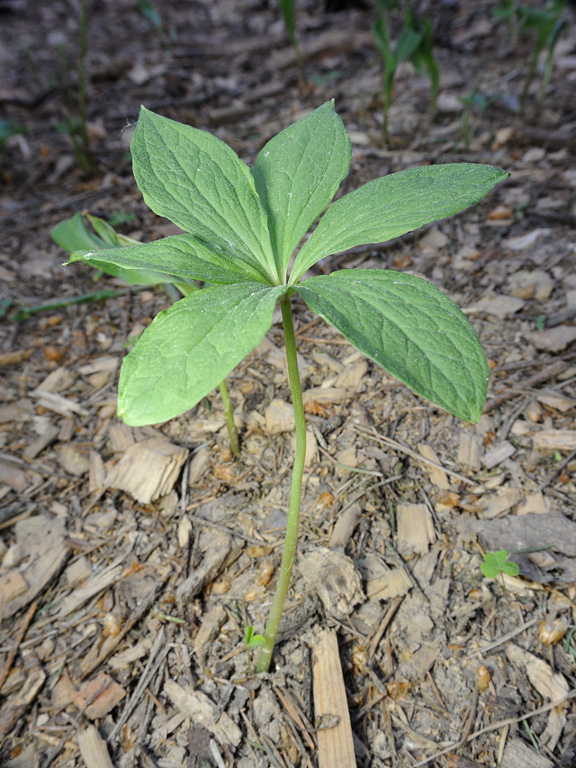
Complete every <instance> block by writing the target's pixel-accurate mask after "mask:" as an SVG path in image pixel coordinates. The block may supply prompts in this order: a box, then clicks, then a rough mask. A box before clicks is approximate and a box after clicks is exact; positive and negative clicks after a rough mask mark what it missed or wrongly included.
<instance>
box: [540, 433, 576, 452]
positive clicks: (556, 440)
mask: <svg viewBox="0 0 576 768" xmlns="http://www.w3.org/2000/svg"><path fill="white" fill-rule="evenodd" d="M533 446H534V449H535V450H536V451H543V452H550V453H553V452H554V451H574V450H576V429H543V430H542V431H541V432H536V434H535V435H534V437H533Z"/></svg>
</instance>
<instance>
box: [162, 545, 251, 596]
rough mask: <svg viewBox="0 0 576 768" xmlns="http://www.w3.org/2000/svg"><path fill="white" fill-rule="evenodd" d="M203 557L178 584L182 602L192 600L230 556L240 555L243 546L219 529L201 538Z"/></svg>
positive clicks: (178, 592)
mask: <svg viewBox="0 0 576 768" xmlns="http://www.w3.org/2000/svg"><path fill="white" fill-rule="evenodd" d="M200 547H201V549H202V558H201V560H200V563H199V565H198V567H197V568H195V569H194V570H193V571H192V573H191V574H190V575H189V576H188V577H187V578H186V579H185V580H184V581H183V582H182V583H181V584H179V586H178V589H177V592H176V595H177V597H178V600H179V601H180V602H185V601H186V600H191V599H192V598H193V597H195V596H196V595H197V594H198V593H199V592H200V591H201V590H202V589H203V588H204V587H205V586H206V584H208V583H209V582H210V581H213V580H214V579H215V578H216V576H217V575H218V574H219V573H220V571H221V570H222V568H223V567H224V566H225V564H226V563H227V562H228V561H229V558H230V557H234V556H236V557H238V556H239V555H240V552H241V551H242V546H241V545H238V544H235V543H233V539H232V537H231V536H229V535H228V534H227V533H223V532H220V531H218V532H217V533H210V535H209V536H202V537H201V539H200Z"/></svg>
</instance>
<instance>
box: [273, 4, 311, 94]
mask: <svg viewBox="0 0 576 768" xmlns="http://www.w3.org/2000/svg"><path fill="white" fill-rule="evenodd" d="M278 6H279V8H280V11H281V13H282V16H283V17H284V23H285V24H286V29H287V30H288V36H289V37H290V42H291V43H292V48H293V49H294V54H295V56H296V63H297V64H298V69H299V71H300V79H301V80H302V82H303V83H305V82H306V75H305V73H304V59H303V58H302V53H301V52H300V46H299V45H298V37H297V35H296V13H295V8H294V0H278Z"/></svg>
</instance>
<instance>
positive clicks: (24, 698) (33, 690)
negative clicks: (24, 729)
mask: <svg viewBox="0 0 576 768" xmlns="http://www.w3.org/2000/svg"><path fill="white" fill-rule="evenodd" d="M45 680H46V672H44V670H43V669H42V667H40V665H37V666H35V667H34V668H33V669H31V670H30V672H29V674H28V676H27V677H26V681H25V682H24V685H23V686H22V690H21V691H20V692H19V693H18V694H17V695H16V696H15V697H14V698H13V699H12V701H11V702H10V704H9V705H8V707H7V708H6V709H5V710H4V711H3V712H2V714H1V715H0V743H1V740H2V739H3V738H4V736H7V735H8V734H9V733H10V731H11V730H12V729H13V728H14V726H15V725H16V723H17V722H18V720H20V718H21V717H22V716H23V714H24V712H26V710H27V709H28V707H29V706H30V705H31V704H32V702H33V701H34V700H35V699H36V696H37V695H38V694H39V693H40V689H41V688H42V686H43V685H44V681H45Z"/></svg>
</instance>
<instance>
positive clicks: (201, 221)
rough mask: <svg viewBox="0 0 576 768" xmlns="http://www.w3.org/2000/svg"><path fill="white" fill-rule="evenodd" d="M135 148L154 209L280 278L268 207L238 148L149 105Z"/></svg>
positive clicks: (138, 174) (139, 173)
mask: <svg viewBox="0 0 576 768" xmlns="http://www.w3.org/2000/svg"><path fill="white" fill-rule="evenodd" d="M131 150H132V158H133V168H134V176H135V177H136V182H137V184H138V187H139V188H140V191H141V192H142V194H143V196H144V200H145V201H146V204H147V205H148V206H149V207H150V208H151V209H152V210H153V211H154V213H157V214H158V215H159V216H165V217H166V218H167V219H170V221H173V222H174V223H175V224H177V225H178V226H179V227H181V228H182V229H184V230H186V231H187V232H190V233H191V234H192V235H195V236H196V237H198V238H199V239H200V240H203V241H204V242H205V243H207V244H209V245H212V246H216V247H217V248H219V249H221V250H223V251H224V252H225V253H226V254H227V255H229V256H232V257H234V256H240V257H242V258H243V259H244V261H248V262H250V263H251V264H252V266H254V267H255V268H257V269H259V270H260V271H261V272H262V271H263V270H262V268H264V270H265V271H266V272H267V273H268V275H269V277H270V278H271V279H272V280H275V279H276V277H277V275H276V268H275V264H274V256H273V253H272V245H271V243H270V235H269V232H268V220H267V216H266V212H265V211H264V207H263V206H262V203H261V201H260V198H259V196H258V194H257V192H256V189H255V186H254V180H253V178H252V175H251V173H250V171H249V169H248V166H247V165H246V164H245V163H243V162H242V161H241V160H240V158H239V157H238V155H237V154H236V153H235V152H234V150H232V149H231V148H230V147H229V146H228V145H227V144H225V143H224V142H223V141H221V140H220V139H218V138H217V137H216V136H213V135H212V134H210V133H207V132H206V131H200V130H198V129H197V128H192V127H191V126H189V125H183V124H182V123H177V122H175V121H174V120H169V119H168V118H166V117H161V116H160V115H156V114H154V112H150V111H149V110H147V109H145V108H144V107H142V109H141V111H140V117H139V119H138V124H137V126H136V130H135V132H134V137H133V139H132V145H131Z"/></svg>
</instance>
